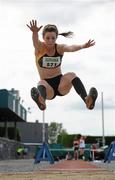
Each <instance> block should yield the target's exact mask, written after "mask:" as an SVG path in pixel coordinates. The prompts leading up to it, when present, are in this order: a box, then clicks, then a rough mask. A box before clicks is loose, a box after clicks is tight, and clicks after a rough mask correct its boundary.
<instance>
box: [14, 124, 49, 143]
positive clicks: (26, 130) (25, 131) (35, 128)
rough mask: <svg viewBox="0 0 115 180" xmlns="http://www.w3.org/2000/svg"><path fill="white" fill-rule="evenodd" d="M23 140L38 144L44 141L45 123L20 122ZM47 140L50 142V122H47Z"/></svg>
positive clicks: (19, 126)
mask: <svg viewBox="0 0 115 180" xmlns="http://www.w3.org/2000/svg"><path fill="white" fill-rule="evenodd" d="M17 128H18V129H19V132H20V136H21V142H22V143H24V144H38V143H42V142H43V123H39V122H38V121H36V122H24V123H23V122H18V123H17ZM45 141H46V142H48V124H47V123H45Z"/></svg>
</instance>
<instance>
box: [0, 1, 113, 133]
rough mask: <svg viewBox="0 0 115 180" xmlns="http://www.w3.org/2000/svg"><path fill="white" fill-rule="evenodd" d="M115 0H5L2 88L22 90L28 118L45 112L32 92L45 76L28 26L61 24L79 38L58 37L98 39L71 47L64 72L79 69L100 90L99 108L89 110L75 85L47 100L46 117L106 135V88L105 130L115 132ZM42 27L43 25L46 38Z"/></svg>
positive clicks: (0, 30)
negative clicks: (85, 46) (41, 74)
mask: <svg viewBox="0 0 115 180" xmlns="http://www.w3.org/2000/svg"><path fill="white" fill-rule="evenodd" d="M114 17H115V0H58V1H57V2H56V1H55V0H8V1H7V0H0V20H1V21H0V89H4V88H5V89H8V90H10V89H11V88H14V89H17V90H19V92H20V96H21V103H23V106H24V107H25V108H27V109H28V107H30V111H31V113H29V112H28V119H27V121H28V122H35V121H36V120H38V121H39V122H42V121H43V113H42V111H40V110H39V109H38V107H37V105H36V104H35V103H34V101H33V100H32V99H31V96H30V89H31V88H32V87H33V86H36V85H37V82H38V81H39V80H40V79H39V75H38V72H37V68H36V65H35V57H34V48H33V44H32V33H31V31H30V30H29V28H28V27H27V26H26V24H28V23H29V22H30V20H32V19H36V20H37V22H38V26H41V25H43V26H44V25H46V24H49V23H51V24H55V25H57V27H58V30H59V32H64V31H73V32H74V34H75V35H74V37H73V38H71V39H70V38H64V37H59V38H58V39H57V43H63V44H68V45H69V44H83V43H85V42H87V41H88V40H89V39H94V40H95V42H96V45H95V46H93V47H91V48H88V49H82V50H80V51H77V52H74V53H65V54H64V57H63V62H62V72H63V74H64V73H67V72H75V73H76V75H77V76H79V77H80V79H81V80H82V82H83V83H84V85H85V87H86V90H87V91H89V89H90V88H91V87H92V86H94V87H96V88H97V90H98V99H97V101H96V105H95V109H94V110H88V109H87V108H86V107H85V104H84V102H83V101H82V100H81V98H80V97H79V96H78V95H77V94H76V92H75V90H74V88H72V89H71V91H70V93H69V94H68V95H66V96H63V97H56V98H55V99H53V100H50V101H47V102H46V104H47V109H46V111H45V122H46V123H50V122H52V121H55V122H57V123H62V124H63V128H64V129H66V130H67V132H68V133H70V134H78V133H81V134H83V135H102V108H101V106H102V99H101V98H102V96H101V94H102V92H103V100H104V101H103V103H104V133H105V135H115V81H114V76H115V71H114V68H115V25H114ZM41 33H42V30H41V31H40V33H39V35H40V39H41V40H42V36H41Z"/></svg>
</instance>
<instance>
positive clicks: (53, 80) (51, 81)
mask: <svg viewBox="0 0 115 180" xmlns="http://www.w3.org/2000/svg"><path fill="white" fill-rule="evenodd" d="M61 77H62V74H60V75H58V76H56V77H53V78H50V79H44V80H45V81H47V83H48V84H49V85H50V86H51V87H52V88H53V90H54V96H53V98H55V97H56V96H57V95H58V96H63V95H62V94H60V92H59V91H58V86H59V84H60V79H61ZM53 98H52V99H53Z"/></svg>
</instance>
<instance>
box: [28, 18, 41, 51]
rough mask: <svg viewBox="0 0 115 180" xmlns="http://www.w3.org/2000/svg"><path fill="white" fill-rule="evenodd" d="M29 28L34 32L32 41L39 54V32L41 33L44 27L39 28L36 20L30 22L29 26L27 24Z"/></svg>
mask: <svg viewBox="0 0 115 180" xmlns="http://www.w3.org/2000/svg"><path fill="white" fill-rule="evenodd" d="M27 26H28V27H29V29H30V30H31V31H32V32H33V34H32V40H33V45H34V48H35V51H36V52H37V51H38V50H39V48H40V44H41V41H40V40H39V37H38V32H39V31H40V29H41V28H42V26H40V27H37V21H36V20H32V21H30V24H29V25H28V24H27Z"/></svg>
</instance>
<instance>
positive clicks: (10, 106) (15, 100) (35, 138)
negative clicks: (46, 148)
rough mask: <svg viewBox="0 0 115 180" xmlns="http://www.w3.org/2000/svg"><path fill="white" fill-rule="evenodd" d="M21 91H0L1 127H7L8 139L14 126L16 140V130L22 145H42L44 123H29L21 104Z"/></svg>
mask: <svg viewBox="0 0 115 180" xmlns="http://www.w3.org/2000/svg"><path fill="white" fill-rule="evenodd" d="M20 99H21V98H20V95H19V91H18V90H15V89H14V88H12V89H11V90H10V91H8V90H6V89H1V90H0V127H5V137H8V127H12V126H14V131H15V132H14V134H15V138H14V139H15V140H16V129H18V130H19V135H20V140H21V142H22V143H28V144H29V143H30V144H32V143H33V144H34V143H42V141H43V123H39V122H38V121H36V122H35V123H34V122H27V110H26V108H25V107H24V106H23V105H22V104H21V103H20ZM45 140H46V142H47V141H48V124H46V123H45Z"/></svg>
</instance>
